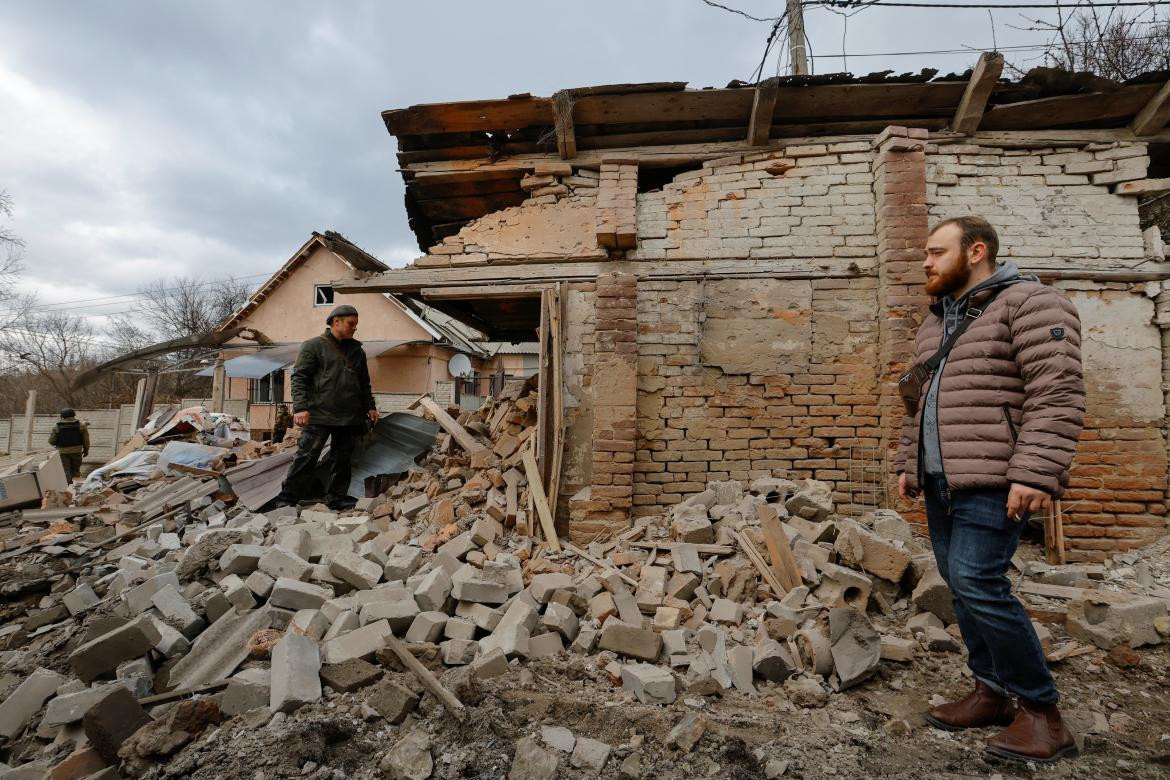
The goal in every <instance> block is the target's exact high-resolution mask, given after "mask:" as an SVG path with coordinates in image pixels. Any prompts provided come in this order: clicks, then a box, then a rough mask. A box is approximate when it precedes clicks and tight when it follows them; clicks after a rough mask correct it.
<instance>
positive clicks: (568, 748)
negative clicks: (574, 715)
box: [540, 726, 577, 753]
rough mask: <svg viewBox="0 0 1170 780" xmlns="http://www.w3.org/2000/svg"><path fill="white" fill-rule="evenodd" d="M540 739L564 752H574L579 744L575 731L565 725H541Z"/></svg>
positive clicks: (554, 748)
mask: <svg viewBox="0 0 1170 780" xmlns="http://www.w3.org/2000/svg"><path fill="white" fill-rule="evenodd" d="M540 739H541V741H542V742H544V744H546V745H548V746H549V747H550V748H552V749H553V750H559V751H561V752H562V753H572V752H573V748H574V747H576V745H577V738H576V737H575V736H573V732H571V731H569V730H568V729H567V728H565V727H564V726H541V727H540Z"/></svg>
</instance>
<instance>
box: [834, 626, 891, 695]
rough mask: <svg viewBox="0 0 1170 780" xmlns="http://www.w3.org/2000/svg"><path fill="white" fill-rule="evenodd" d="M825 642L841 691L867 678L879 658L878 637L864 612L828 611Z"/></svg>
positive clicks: (879, 640)
mask: <svg viewBox="0 0 1170 780" xmlns="http://www.w3.org/2000/svg"><path fill="white" fill-rule="evenodd" d="M829 643H830V646H831V648H832V656H833V666H834V668H835V669H836V672H837V676H838V677H839V678H840V680H841V690H845V689H846V688H851V687H853V686H854V685H857V684H858V683H860V682H862V681H864V680H866V679H868V678H869V677H870V676H871V675H872V674H873V673H874V671H876V670H877V667H878V664H879V663H880V661H881V654H882V646H881V637H880V636H879V635H878V632H877V630H876V629H875V628H874V627H873V624H871V623H870V622H869V618H868V617H866V616H865V613H864V612H860V611H858V610H855V609H846V608H839V607H835V608H833V609H830V610H829Z"/></svg>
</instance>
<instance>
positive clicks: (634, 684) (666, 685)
mask: <svg viewBox="0 0 1170 780" xmlns="http://www.w3.org/2000/svg"><path fill="white" fill-rule="evenodd" d="M622 687H623V688H625V689H626V690H627V691H629V692H630V693H632V694H634V696H636V697H637V698H638V701H640V702H642V703H643V704H671V703H673V702H674V700H675V698H676V694H675V687H674V675H673V674H671V673H670V672H668V671H667V670H666V669H663V668H662V667H660V666H654V665H653V664H626V665H624V666H622Z"/></svg>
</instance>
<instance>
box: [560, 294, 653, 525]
mask: <svg viewBox="0 0 1170 780" xmlns="http://www.w3.org/2000/svg"><path fill="white" fill-rule="evenodd" d="M637 297H638V282H637V279H635V278H634V277H633V276H629V275H626V274H619V273H612V274H604V275H602V276H599V277H597V290H596V293H595V297H594V300H595V302H596V307H597V308H596V320H595V325H594V332H593V361H592V367H591V371H590V391H591V393H592V398H593V410H592V411H593V441H592V468H591V474H592V476H591V485H590V488H589V492H588V497H587V498H585V497H583V498H581V499H574V500H573V501H571V502H570V520H571V525H570V534H571V536H572V537H573V538H575V539H578V540H581V541H588V540H590V539H592V538H594V537H595V536H597V535H598V534H599V533H601V532H603V531H605V530H608V529H611V528H614V527H624V526H626V525H627V524H628V523H629V521H630V508H631V506H632V505H633V501H632V497H633V474H634V447H635V443H634V428H635V424H636V417H637V408H636V404H637V359H638V342H637V338H638V313H637V307H636V301H637Z"/></svg>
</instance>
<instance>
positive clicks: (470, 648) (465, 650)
mask: <svg viewBox="0 0 1170 780" xmlns="http://www.w3.org/2000/svg"><path fill="white" fill-rule="evenodd" d="M439 651H440V652H441V653H442V654H443V663H445V664H446V665H447V666H465V665H467V664H469V663H471V662H472V661H474V660H475V656H476V654H477V653H479V642H476V641H475V640H474V639H448V640H447V641H446V642H442V643H440V644H439Z"/></svg>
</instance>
